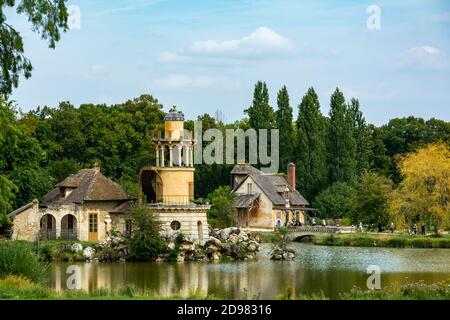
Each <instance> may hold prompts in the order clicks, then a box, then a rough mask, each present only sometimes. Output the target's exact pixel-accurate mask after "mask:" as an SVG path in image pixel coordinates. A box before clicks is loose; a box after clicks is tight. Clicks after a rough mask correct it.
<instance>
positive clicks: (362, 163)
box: [348, 98, 372, 176]
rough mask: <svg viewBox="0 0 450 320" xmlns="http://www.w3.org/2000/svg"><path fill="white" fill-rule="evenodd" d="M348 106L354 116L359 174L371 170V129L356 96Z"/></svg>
mask: <svg viewBox="0 0 450 320" xmlns="http://www.w3.org/2000/svg"><path fill="white" fill-rule="evenodd" d="M348 108H349V111H350V114H351V116H352V118H353V137H354V139H355V143H356V150H355V156H356V158H355V160H356V173H357V174H358V176H359V175H361V174H362V173H363V172H364V171H366V170H369V167H370V162H369V159H370V157H371V152H372V142H371V139H370V131H369V128H368V127H367V123H366V119H365V118H364V116H363V113H362V112H361V110H360V109H359V101H358V100H357V99H355V98H352V100H351V101H350V103H349V105H348Z"/></svg>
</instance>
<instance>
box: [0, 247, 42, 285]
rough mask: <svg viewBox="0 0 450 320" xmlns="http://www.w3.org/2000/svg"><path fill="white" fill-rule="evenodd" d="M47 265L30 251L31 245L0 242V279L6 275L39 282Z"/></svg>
mask: <svg viewBox="0 0 450 320" xmlns="http://www.w3.org/2000/svg"><path fill="white" fill-rule="evenodd" d="M47 267H48V265H47V264H46V263H43V262H41V261H40V259H39V256H38V255H37V254H35V253H34V252H33V251H32V244H31V243H27V242H24V241H8V242H6V241H0V279H1V278H3V277H5V276H8V275H17V276H21V277H26V278H28V279H30V280H32V281H34V282H41V281H42V280H43V279H44V278H45V275H46V272H47Z"/></svg>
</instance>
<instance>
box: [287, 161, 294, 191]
mask: <svg viewBox="0 0 450 320" xmlns="http://www.w3.org/2000/svg"><path fill="white" fill-rule="evenodd" d="M287 180H288V183H289V185H290V186H291V187H292V189H294V190H295V164H293V163H292V162H291V163H289V164H288V169H287Z"/></svg>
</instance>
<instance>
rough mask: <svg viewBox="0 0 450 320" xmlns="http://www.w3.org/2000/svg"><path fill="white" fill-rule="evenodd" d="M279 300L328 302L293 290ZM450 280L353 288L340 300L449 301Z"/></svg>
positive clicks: (323, 297) (321, 295) (320, 297)
mask: <svg viewBox="0 0 450 320" xmlns="http://www.w3.org/2000/svg"><path fill="white" fill-rule="evenodd" d="M276 299H279V300H328V298H327V297H325V296H324V294H323V293H320V294H315V295H302V294H299V295H296V294H294V292H293V290H292V288H287V289H286V291H285V292H284V293H283V294H280V295H278V296H277V297H276ZM449 299H450V279H448V280H447V281H442V282H438V283H433V284H426V283H424V282H423V281H420V282H417V283H410V284H406V285H402V286H401V287H400V288H393V287H389V288H385V289H381V290H362V289H360V288H353V289H352V290H351V291H350V292H346V293H342V294H340V297H339V300H449Z"/></svg>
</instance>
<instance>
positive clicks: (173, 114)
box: [164, 105, 184, 121]
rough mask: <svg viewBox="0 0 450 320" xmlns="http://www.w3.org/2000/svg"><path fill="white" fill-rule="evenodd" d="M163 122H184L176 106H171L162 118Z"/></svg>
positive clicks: (181, 113) (182, 114)
mask: <svg viewBox="0 0 450 320" xmlns="http://www.w3.org/2000/svg"><path fill="white" fill-rule="evenodd" d="M164 121H184V113H183V112H181V111H177V106H176V105H173V106H172V108H170V110H169V112H168V113H167V114H166V116H165V117H164Z"/></svg>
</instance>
